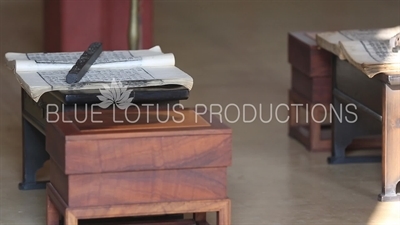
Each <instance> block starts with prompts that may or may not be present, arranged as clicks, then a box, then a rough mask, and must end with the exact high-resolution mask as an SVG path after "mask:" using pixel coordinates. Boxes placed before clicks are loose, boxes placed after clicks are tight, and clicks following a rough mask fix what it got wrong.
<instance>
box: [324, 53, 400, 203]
mask: <svg viewBox="0 0 400 225" xmlns="http://www.w3.org/2000/svg"><path fill="white" fill-rule="evenodd" d="M333 100H334V101H333V104H334V107H335V109H336V111H338V110H340V106H341V104H342V106H343V105H346V104H350V103H351V104H354V105H356V106H357V110H356V114H357V120H356V122H355V123H351V122H348V121H346V120H345V119H343V120H342V121H339V119H338V118H337V117H334V120H333V137H332V138H333V140H332V156H331V157H330V158H329V159H328V162H329V163H331V164H342V163H365V162H380V161H381V162H382V184H383V186H382V193H381V194H380V195H379V200H380V201H400V194H398V193H397V194H396V185H398V183H399V182H400V75H398V76H388V75H386V74H378V75H376V76H375V77H374V78H372V79H371V78H368V77H367V76H366V75H365V74H363V73H362V72H361V71H360V70H358V69H356V68H355V67H354V66H352V65H351V64H350V63H348V62H347V61H342V60H339V59H336V60H335V68H334V73H333ZM342 111H343V113H344V115H343V116H347V117H348V118H349V121H352V120H354V119H355V116H354V115H351V114H348V113H346V111H345V110H342ZM353 111H354V110H353ZM381 134H382V137H383V138H382V157H381V156H348V154H347V152H346V147H347V146H348V145H349V144H350V143H351V142H352V140H353V139H354V138H357V137H360V136H368V135H381Z"/></svg>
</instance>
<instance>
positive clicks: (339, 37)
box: [317, 26, 400, 59]
mask: <svg viewBox="0 0 400 225" xmlns="http://www.w3.org/2000/svg"><path fill="white" fill-rule="evenodd" d="M399 32H400V26H396V27H391V28H383V29H366V30H343V31H334V32H323V33H318V34H317V43H318V44H319V45H320V46H321V47H322V48H324V49H326V50H328V51H330V52H332V53H334V54H335V55H337V56H339V58H341V59H344V56H343V53H342V52H341V49H340V48H339V42H344V41H364V40H389V39H390V38H392V37H393V36H394V35H395V34H397V33H399Z"/></svg>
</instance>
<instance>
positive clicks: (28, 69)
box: [6, 46, 193, 101]
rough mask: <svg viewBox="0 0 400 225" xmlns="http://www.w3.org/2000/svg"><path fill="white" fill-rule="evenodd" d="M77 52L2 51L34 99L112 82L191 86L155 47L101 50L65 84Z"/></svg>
mask: <svg viewBox="0 0 400 225" xmlns="http://www.w3.org/2000/svg"><path fill="white" fill-rule="evenodd" d="M81 54H82V52H65V53H64V52H63V53H6V59H7V65H8V66H9V67H10V68H11V69H13V70H15V74H16V78H17V80H18V81H19V82H20V84H21V86H22V88H23V89H24V90H25V91H26V92H27V93H28V94H29V95H30V96H31V98H32V99H34V100H35V101H38V100H39V98H40V96H41V95H43V94H44V93H46V92H48V91H55V90H59V91H61V90H83V89H100V88H102V87H103V84H104V83H111V82H112V81H117V82H121V83H122V84H123V85H124V86H127V87H128V88H129V87H131V88H133V87H148V86H162V85H182V86H184V87H186V88H188V89H189V90H190V89H191V88H192V86H193V79H192V77H191V76H189V75H188V74H186V73H185V72H183V71H182V70H180V69H178V68H177V67H175V57H174V55H173V54H171V53H168V54H165V53H163V52H162V51H161V48H160V47H158V46H156V47H154V48H151V49H149V50H132V51H105V52H102V54H101V55H100V56H99V58H98V59H97V60H96V62H95V63H94V65H93V66H92V67H91V68H90V70H89V71H88V72H87V73H86V74H85V76H84V77H83V78H82V80H81V81H80V82H78V83H74V84H68V83H67V82H66V75H67V74H68V71H69V70H70V69H71V68H72V67H73V66H74V64H75V62H76V60H78V59H79V57H80V55H81Z"/></svg>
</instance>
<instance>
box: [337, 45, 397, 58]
mask: <svg viewBox="0 0 400 225" xmlns="http://www.w3.org/2000/svg"><path fill="white" fill-rule="evenodd" d="M340 45H341V48H343V49H344V50H345V51H346V53H347V55H348V56H350V57H351V58H352V59H353V60H354V61H356V62H357V63H359V64H400V54H398V53H394V52H393V51H392V48H391V47H390V44H389V40H386V41H376V40H370V41H344V42H340Z"/></svg>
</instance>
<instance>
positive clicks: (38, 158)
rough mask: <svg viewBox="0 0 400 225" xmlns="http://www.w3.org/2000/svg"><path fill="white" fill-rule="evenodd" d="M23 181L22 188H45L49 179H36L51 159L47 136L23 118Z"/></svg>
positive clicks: (20, 187) (20, 185) (20, 186)
mask: <svg viewBox="0 0 400 225" xmlns="http://www.w3.org/2000/svg"><path fill="white" fill-rule="evenodd" d="M22 140H23V156H22V167H23V168H22V182H21V183H20V184H19V189H20V190H33V189H45V188H46V183H47V181H36V172H37V171H38V170H39V169H40V168H42V167H43V164H44V163H45V162H46V161H47V160H48V159H49V155H48V153H47V152H46V150H45V140H46V139H45V136H44V135H43V134H42V133H40V131H38V130H37V129H36V128H35V127H34V126H33V125H32V124H30V123H29V122H28V121H27V120H26V119H25V118H22Z"/></svg>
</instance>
